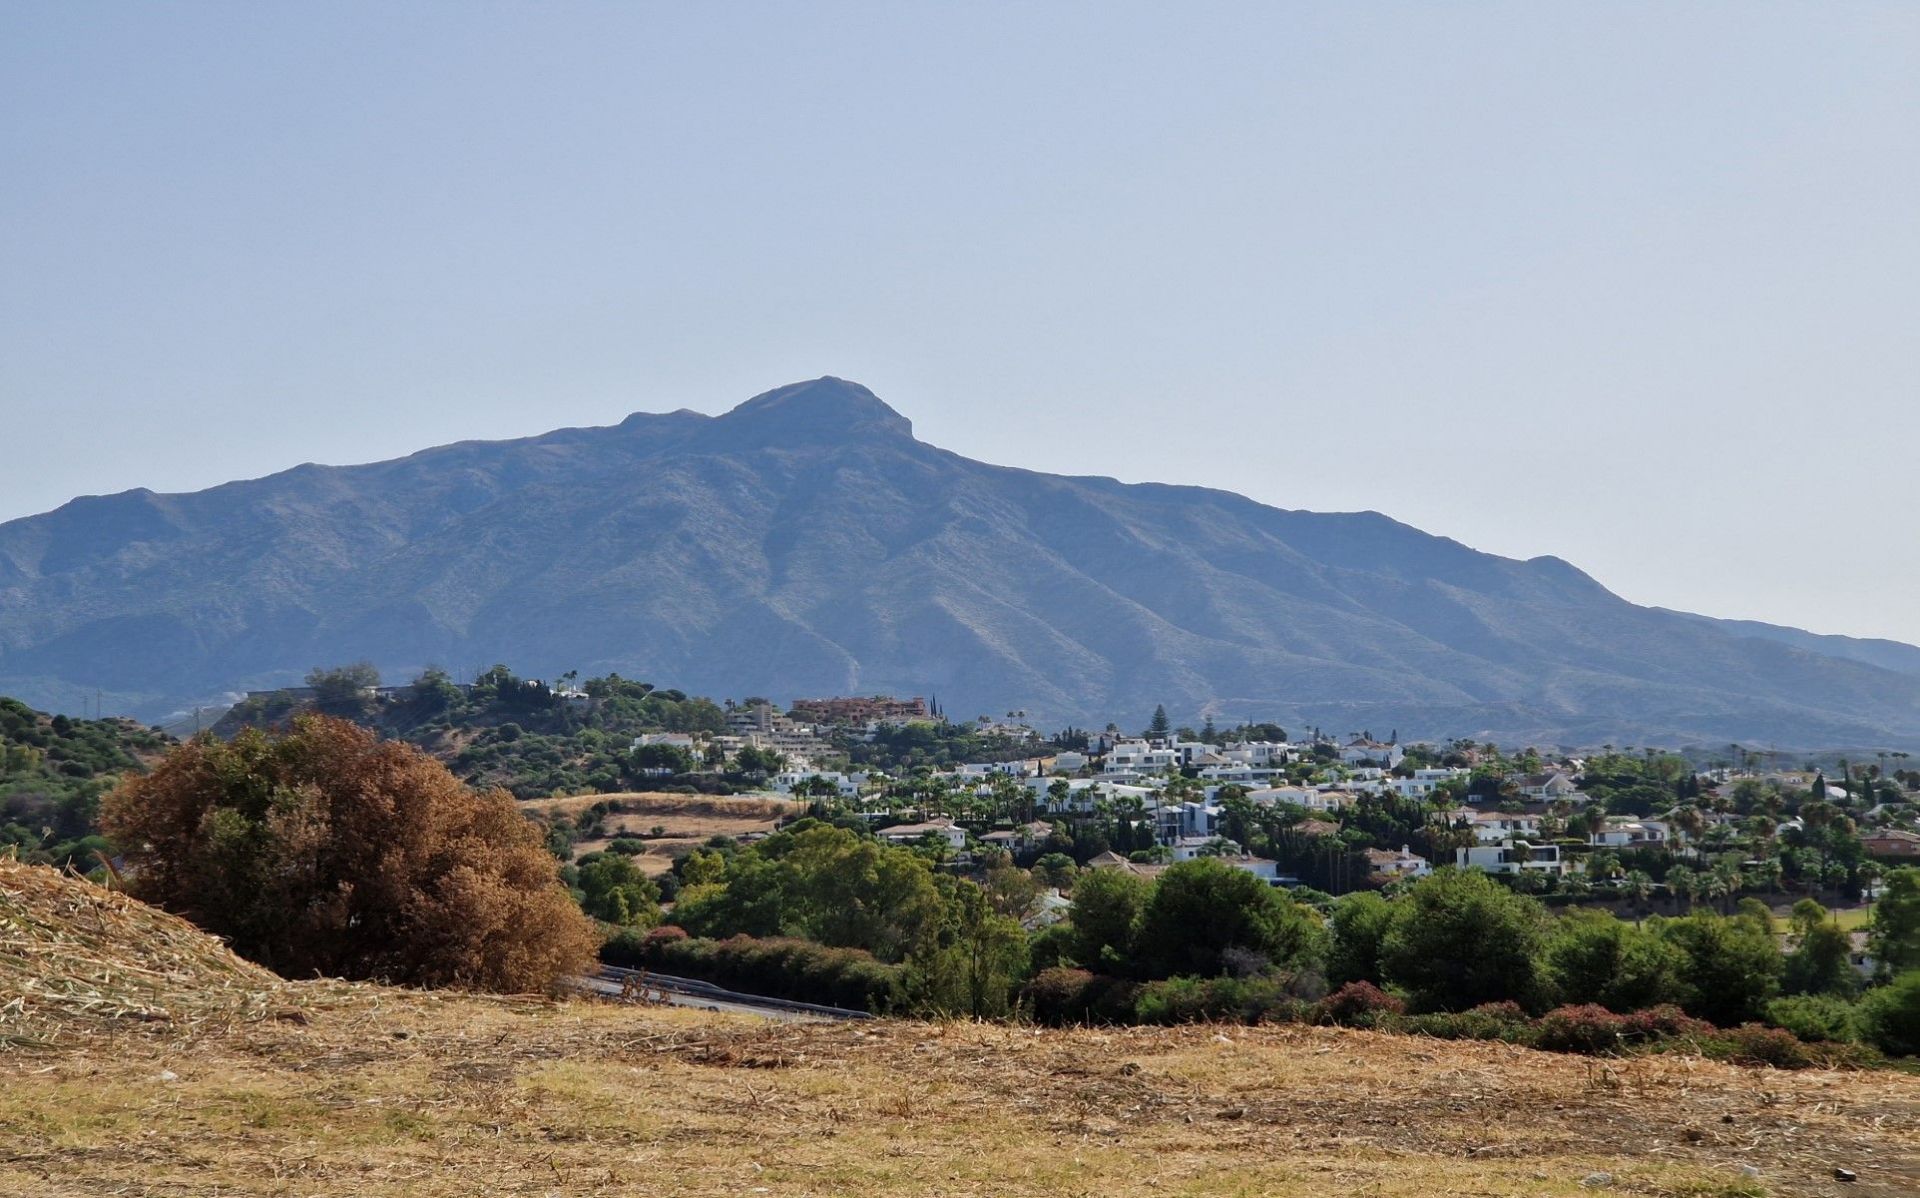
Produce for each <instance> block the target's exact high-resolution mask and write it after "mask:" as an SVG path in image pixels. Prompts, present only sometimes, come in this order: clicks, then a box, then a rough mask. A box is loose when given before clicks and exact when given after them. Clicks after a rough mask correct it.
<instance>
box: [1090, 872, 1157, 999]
mask: <svg viewBox="0 0 1920 1198" xmlns="http://www.w3.org/2000/svg"><path fill="white" fill-rule="evenodd" d="M1152 894H1153V884H1152V883H1151V882H1149V881H1147V880H1146V879H1145V878H1142V877H1140V876H1139V875H1138V874H1135V873H1132V872H1130V871H1128V870H1124V869H1095V870H1089V871H1087V872H1086V873H1083V874H1081V875H1080V876H1079V877H1078V878H1076V879H1074V883H1073V913H1072V919H1073V957H1074V960H1076V961H1078V962H1079V963H1080V965H1081V966H1082V967H1083V968H1086V969H1092V970H1095V971H1104V972H1109V973H1117V972H1124V971H1125V970H1127V969H1128V968H1129V966H1130V965H1131V963H1132V961H1133V938H1134V929H1135V927H1136V926H1137V924H1138V923H1139V920H1140V913H1141V911H1143V910H1144V909H1145V908H1146V905H1147V899H1148V898H1149V897H1150V896H1151V895H1152Z"/></svg>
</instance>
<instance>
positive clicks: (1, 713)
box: [0, 698, 172, 864]
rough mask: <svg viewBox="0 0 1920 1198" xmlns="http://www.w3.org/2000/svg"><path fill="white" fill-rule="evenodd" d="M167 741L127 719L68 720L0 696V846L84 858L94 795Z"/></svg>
mask: <svg viewBox="0 0 1920 1198" xmlns="http://www.w3.org/2000/svg"><path fill="white" fill-rule="evenodd" d="M170 743H172V742H171V741H170V739H169V738H168V737H166V736H164V735H162V734H161V733H159V732H156V731H154V730H153V729H151V728H142V727H141V726H140V725H138V724H135V723H133V722H131V721H129V720H75V719H69V718H68V717H66V716H63V715H61V716H50V715H47V714H46V713H45V712H40V711H35V710H33V709H32V708H30V707H28V706H27V705H26V704H24V703H21V702H19V701H18V700H15V699H8V698H0V850H5V849H7V848H9V847H10V848H12V849H13V851H15V852H16V853H19V854H21V855H23V856H25V857H26V858H27V859H28V860H36V861H46V862H50V863H55V864H64V863H65V862H67V861H69V860H71V859H73V858H74V857H76V856H79V857H86V856H88V855H89V854H90V853H91V852H92V851H93V850H94V849H95V848H98V847H100V845H101V843H102V842H100V841H99V840H98V839H97V838H95V837H93V825H94V816H95V814H96V812H97V811H98V810H99V806H100V796H101V795H103V794H105V793H106V792H107V791H108V790H109V789H111V788H112V786H113V783H114V781H115V780H116V779H118V778H119V777H120V775H121V774H123V773H125V772H127V771H129V770H138V769H142V768H144V767H145V766H146V765H148V764H150V763H151V762H152V761H153V760H154V759H155V758H157V757H158V756H159V754H160V753H161V752H162V751H163V750H164V749H165V748H166V746H167V745H168V744H170Z"/></svg>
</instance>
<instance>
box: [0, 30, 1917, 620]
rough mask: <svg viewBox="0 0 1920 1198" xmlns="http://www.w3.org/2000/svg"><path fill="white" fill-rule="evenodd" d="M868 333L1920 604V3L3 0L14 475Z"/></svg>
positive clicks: (697, 401)
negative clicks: (296, 2) (298, 1)
mask: <svg viewBox="0 0 1920 1198" xmlns="http://www.w3.org/2000/svg"><path fill="white" fill-rule="evenodd" d="M820 374H837V375H841V376H843V377H847V378H852V379H856V380H859V381H861V382H864V383H866V384H867V385H869V386H870V387H872V388H873V389H874V390H875V391H877V392H878V393H879V394H880V395H881V396H882V397H883V398H885V399H886V400H888V401H889V402H890V403H892V404H893V406H895V407H896V408H898V409H900V410H901V411H902V412H903V413H905V414H906V415H907V416H909V417H910V418H912V420H913V421H914V423H915V426H916V429H917V431H918V432H919V434H920V436H921V437H922V438H924V439H926V440H929V441H932V442H934V443H936V444H939V445H943V446H945V447H947V448H950V449H953V450H956V451H958V452H961V453H964V454H967V455H968V456H971V457H977V458H983V459H986V460H989V461H995V462H1002V463H1008V464H1013V465H1021V466H1029V467H1034V468H1038V469H1043V470H1052V471H1061V472H1068V473H1094V474H1110V475H1114V476H1116V477H1119V478H1123V479H1128V480H1149V479H1152V480H1163V481H1170V482H1189V483H1202V484H1210V485H1214V486H1220V487H1226V488H1230V489H1232V490H1236V491H1241V492H1244V493H1246V494H1248V495H1251V496H1253V497H1255V498H1257V499H1260V500H1263V501H1266V502H1269V503H1273V504H1277V505H1280V506H1285V507H1307V508H1316V509H1323V510H1340V509H1360V508H1374V509H1378V510H1380V511H1384V512H1387V513H1388V514H1390V515H1393V516H1395V517H1398V518H1400V519H1402V520H1406V521H1408V522H1409V523H1412V524H1416V525H1418V526H1420V527H1422V528H1424V529H1427V530H1429V531H1432V532H1437V533H1444V534H1446V535H1449V536H1452V537H1455V538H1457V539H1459V540H1462V541H1465V542H1466V543H1468V544H1470V545H1474V546H1476V547H1479V548H1483V549H1488V550H1492V551H1495V552H1498V553H1503V554H1509V555H1513V556H1518V557H1528V556H1532V555H1535V554H1544V553H1552V554H1557V555H1559V556H1561V557H1565V558H1567V559H1569V560H1570V561H1572V562H1574V563H1575V564H1577V565H1579V566H1581V567H1582V568H1584V569H1586V570H1588V571H1589V572H1591V573H1592V574H1594V575H1595V576H1596V577H1598V578H1599V579H1600V581H1602V582H1603V583H1605V584H1607V585H1608V586H1611V587H1613V588H1614V589H1615V590H1617V591H1619V592H1620V593H1622V594H1624V595H1625V596H1627V597H1628V598H1631V599H1634V600H1636V601H1639V602H1644V603H1657V604H1662V605H1665V606H1671V607H1680V608H1686V609H1691V610H1696V611H1701V612H1706V613H1709V614H1714V615H1724V616H1743V617H1752V618H1759V619H1768V620H1774V621H1780V622H1785V623H1792V624H1798V625H1802V626H1805V627H1810V628H1813V629H1816V630H1819V631H1826V632H1846V633H1852V634H1856V635H1880V636H1894V637H1899V638H1902V639H1906V640H1911V641H1920V530H1917V529H1916V526H1915V524H1916V521H1915V514H1916V511H1920V472H1917V471H1916V470H1915V468H1914V465H1913V461H1912V451H1913V449H1914V447H1915V445H1916V443H1917V442H1920V435H1917V434H1920V5H1916V4H1912V3H1899V4H1880V5H1868V4H1861V5H1847V4H1819V5H1811V4H1800V5H1768V4H1757V3H1738V4H1727V5H1714V4H1686V5H1674V4H1653V5H1646V6H1632V5H1620V4H1606V5H1593V4H1588V5H1547V4H1540V3H1523V4H1512V5H1460V4H1444V5H1442V4H1431V3H1422V4H1412V5H1405V6H1393V5H1364V6H1363V5H1352V4H1347V3H1338V4H1327V5H1293V6H1287V5H1280V4H1249V5H1245V6H1221V7H1209V6H1199V5H1195V4H1177V5H1175V4H1164V3H1163V4H1155V5H1140V6H1128V5H1120V4H1115V3H1110V2H1103V3H1099V4H1092V5H1085V6H1078V5H1064V4H1037V5H1036V4H1031V3H1023V4H1009V5H1004V6H1003V5H989V4H983V3H969V4H965V5H939V6H934V5H910V4H902V3H889V4H873V5H830V4H805V5H801V4H779V5H764V6H759V5H745V4H728V5H692V4H673V5H664V4H662V5H649V4H623V5H587V4H572V5H569V4H542V5H539V6H532V5H526V6H519V5H483V4H478V3H462V4H456V5H446V6H436V5H427V4H419V3H409V4H404V5H387V4H380V5H350V4H341V3H333V4H326V5H308V6H301V7H295V6H290V5H260V4H253V3H248V4H235V5H211V4H165V5H158V4H131V3H128V4H119V5H102V4H89V3H67V2H58V3H56V2H51V0H49V2H45V3H38V4H35V3H26V2H24V0H15V2H13V3H9V4H6V5H5V6H3V7H0V443H3V444H4V445H5V448H6V452H5V454H4V457H3V458H0V462H4V467H0V519H6V518H11V517H14V516H19V515H24V514H28V513H31V512H36V511H40V510H44V509H47V508H51V507H54V506H57V505H58V504H59V503H61V502H63V501H65V500H66V499H68V498H70V497H71V496H73V495H75V494H82V493H100V492H109V491H118V490H124V489H126V488H130V487H134V486H147V487H152V488H154V489H156V490H185V489H194V488H198V487H202V486H207V485H210V484H213V483H217V482H221V481H225V480H227V479H230V478H235V477H248V476H254V475H260V474H265V473H269V472H272V471H274V470H278V469H282V468H284V467H287V466H291V465H294V464H297V463H299V462H302V461H308V460H314V461H322V462H356V461H367V460H373V459H378V458H382V457H389V456H394V455H397V454H401V453H404V452H407V451H410V450H413V449H417V448H422V447H425V446H428V445H433V444H437V443H441V442H445V441H450V440H456V439H463V438H474V437H502V436H512V435H520V434H525V433H532V432H537V431H541V430H544V429H548V428H552V427H556V426H560V425H577V424H604V423H611V422H614V421H617V420H618V419H619V418H620V417H621V416H623V415H624V414H626V413H627V412H630V411H634V410H642V409H645V410H668V409H672V408H677V407H692V408H698V409H701V410H704V411H710V412H718V411H722V410H725V409H726V408H728V407H731V406H732V405H733V404H735V403H737V402H739V401H741V400H743V399H745V398H747V397H748V396H750V395H752V394H754V393H756V392H759V391H763V390H766V389H768V388H770V387H773V386H775V385H778V384H780V383H784V382H789V381H792V380H795V379H800V378H806V377H811V376H815V375H820Z"/></svg>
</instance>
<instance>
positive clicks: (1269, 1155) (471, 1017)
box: [0, 858, 1920, 1198]
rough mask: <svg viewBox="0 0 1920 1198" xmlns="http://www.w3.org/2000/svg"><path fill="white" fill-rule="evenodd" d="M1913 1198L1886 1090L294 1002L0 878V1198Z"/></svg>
mask: <svg viewBox="0 0 1920 1198" xmlns="http://www.w3.org/2000/svg"><path fill="white" fill-rule="evenodd" d="M1836 1168H1840V1169H1847V1170H1851V1171H1853V1172H1854V1173H1855V1174H1856V1175H1857V1176H1856V1178H1855V1180H1853V1181H1850V1182H1849V1181H1842V1180H1839V1179H1836V1177H1835V1175H1834V1170H1835V1169H1836ZM1917 1193H1920V1077H1916V1076H1914V1075H1911V1074H1906V1073H1898V1072H1892V1071H1880V1072H1855V1073H1838V1072H1826V1071H1815V1070H1809V1071H1803V1072H1791V1073H1788V1072H1775V1071H1771V1070H1764V1069H1743V1068H1738V1067H1734V1066H1729V1065H1722V1064H1716V1063H1712V1062H1708V1061H1703V1060H1698V1059H1694V1058H1688V1057H1680V1056H1657V1057H1641V1058H1633V1059H1626V1060H1596V1059H1590V1058H1582V1057H1571V1056H1557V1055H1554V1054H1550V1053H1540V1052H1534V1051H1531V1050H1528V1049H1521V1048H1515V1047H1512V1046H1510V1045H1502V1044H1479V1043H1448V1042H1440V1041H1433V1040H1423V1039H1419V1038H1415V1037H1410V1036H1392V1035H1387V1034H1384V1033H1374V1032H1363V1031H1351V1030H1342V1029H1335V1028H1312V1027H1299V1026H1277V1027H1265V1028H1243V1027H1238V1026H1233V1027H1207V1026H1196V1027H1184V1028H1173V1029H1154V1028H1133V1029H1112V1030H1103V1029H1077V1030H1072V1029H1070V1030H1061V1031H1055V1030H1041V1029H1035V1028H1028V1027H1022V1026H1013V1025H975V1024H964V1023H955V1024H937V1023H925V1022H913V1021H891V1020H876V1021H872V1022H861V1023H818V1024H791V1023H784V1024H772V1023H768V1022H764V1021H761V1020H758V1019H755V1018H753V1017H751V1016H741V1015H718V1014H710V1013H705V1012H696V1011H689V1010H681V1009H665V1008H658V1007H652V1006H621V1005H616V1004H611V1003H601V1002H592V1001H587V1000H584V999H582V1000H572V1001H550V1000H544V999H524V998H523V999H500V998H488V997H482V996H473V995H463V994H456V993H450V992H419V991H409V990H399V989H393V988H387V987H379V986H371V985H350V984H347V983H341V982H327V981H317V982H288V981H285V980H282V979H280V978H277V977H275V976H273V975H272V974H270V973H268V972H267V971H265V970H263V969H261V968H259V967H258V966H255V965H251V964H248V963H247V962H244V961H241V960H239V959H238V958H237V957H234V956H233V954H232V953H230V952H228V951H227V950H226V949H225V948H224V947H223V946H222V945H221V944H220V943H219V941H217V940H215V939H214V938H213V937H210V936H208V935H206V934H205V933H203V932H201V931H199V930H198V929H196V928H194V927H193V926H192V925H191V924H188V923H187V922H186V921H184V920H181V919H178V918H176V917H174V916H171V915H167V914H164V913H162V912H159V911H156V910H154V909H153V908H151V907H148V906H146V905H144V904H141V903H138V902H135V901H134V900H132V899H130V898H127V897H126V896H125V895H122V894H118V893H112V892H109V891H107V890H104V889H102V888H100V887H98V886H95V885H93V884H91V883H88V882H86V881H84V880H81V879H77V878H70V877H65V876H62V875H60V874H58V873H56V872H55V871H53V870H51V869H48V868H45V867H39V866H22V865H19V864H17V863H13V862H10V861H7V860H6V859H4V858H0V1195H6V1196H14V1195H19V1196H22V1198H25V1196H28V1195H31V1196H34V1198H82V1196H84V1198H98V1196H100V1195H141V1196H156V1198H185V1196H189V1195H191V1196H196V1198H197V1196H202V1195H205V1196H209V1198H211V1196H215V1195H221V1196H235V1195H276V1196H289V1198H304V1196H314V1198H318V1196H321V1195H342V1196H351V1198H362V1196H365V1198H403V1196H405V1198H471V1196H473V1195H495V1194H498V1195H525V1196H528V1198H532V1196H535V1195H538V1196H543V1198H544V1196H548V1195H667V1196H683V1195H684V1196H692V1195H749V1196H752V1195H762V1194H765V1195H791V1196H795V1198H816V1196H817V1198H828V1196H835V1198H837V1196H840V1195H865V1196H873V1198H923V1196H929V1195H931V1196H942V1195H955V1196H958V1195H966V1196H978V1198H987V1196H1024V1195H1036V1196H1037V1195H1048V1196H1061V1198H1067V1196H1076V1198H1077V1196H1081V1195H1087V1196H1095V1195H1097V1196H1098V1198H1143V1196H1147V1195H1154V1196H1164V1195H1193V1196H1200V1195H1220V1196H1243V1198H1253V1196H1255V1195H1259V1196H1274V1198H1330V1196H1333V1195H1340V1196H1342V1198H1344V1196H1345V1195H1364V1196H1373V1198H1428V1196H1431V1195H1479V1196H1483V1198H1520V1196H1522V1195H1527V1196H1532V1195H1548V1196H1553V1195H1558V1196H1562V1198H1572V1196H1573V1195H1649V1196H1657V1198H1787V1196H1793V1198H1799V1196H1815V1195H1820V1196H1831V1195H1875V1196H1880V1195H1887V1196H1891V1195H1912V1194H1917Z"/></svg>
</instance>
